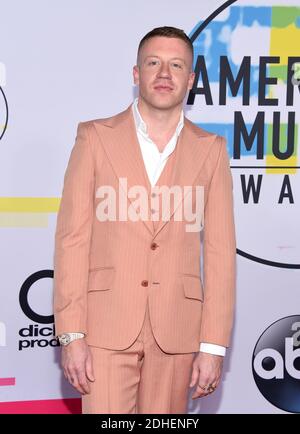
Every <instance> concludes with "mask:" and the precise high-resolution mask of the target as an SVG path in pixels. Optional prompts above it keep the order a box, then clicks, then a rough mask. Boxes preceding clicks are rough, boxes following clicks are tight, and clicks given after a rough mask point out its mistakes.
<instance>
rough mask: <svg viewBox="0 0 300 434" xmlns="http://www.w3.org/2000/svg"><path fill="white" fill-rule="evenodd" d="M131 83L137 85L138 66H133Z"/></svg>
mask: <svg viewBox="0 0 300 434" xmlns="http://www.w3.org/2000/svg"><path fill="white" fill-rule="evenodd" d="M132 73H133V82H134V84H137V85H138V84H139V78H140V71H139V67H138V65H134V67H133V70H132Z"/></svg>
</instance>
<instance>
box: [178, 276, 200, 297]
mask: <svg viewBox="0 0 300 434" xmlns="http://www.w3.org/2000/svg"><path fill="white" fill-rule="evenodd" d="M181 278H182V281H183V290H184V295H185V297H186V298H193V299H195V300H200V301H203V300H204V294H203V287H202V282H201V278H200V276H197V275H194V274H181Z"/></svg>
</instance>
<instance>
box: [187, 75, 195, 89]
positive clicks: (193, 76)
mask: <svg viewBox="0 0 300 434" xmlns="http://www.w3.org/2000/svg"><path fill="white" fill-rule="evenodd" d="M195 75H196V74H195V72H191V73H190V76H189V81H188V89H189V90H191V89H192V87H193V84H194V80H195Z"/></svg>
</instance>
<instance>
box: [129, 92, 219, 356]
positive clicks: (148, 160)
mask: <svg viewBox="0 0 300 434" xmlns="http://www.w3.org/2000/svg"><path fill="white" fill-rule="evenodd" d="M137 104H138V98H136V99H135V100H134V102H133V104H132V112H133V117H134V122H135V126H136V132H137V137H138V141H139V144H140V147H141V153H142V156H143V160H144V164H145V168H146V171H147V175H148V178H149V181H150V183H151V186H152V187H153V186H154V185H155V184H156V182H157V180H158V178H159V176H160V174H161V172H162V170H163V168H164V166H165V164H166V162H167V160H168V157H169V156H170V155H171V154H172V152H173V151H174V149H175V147H176V143H177V139H178V136H179V134H180V132H181V130H182V128H183V125H184V114H183V110H182V111H181V115H180V120H179V122H178V125H177V127H176V130H175V133H174V134H173V136H172V138H171V139H170V141H169V142H168V143H167V145H166V146H165V148H164V150H163V152H159V150H158V148H157V146H156V144H155V143H154V142H153V141H152V140H151V139H150V137H149V136H148V133H147V125H146V124H145V122H144V121H143V119H142V117H141V114H140V112H139V109H138V105H137ZM199 350H200V351H202V352H204V353H210V354H217V355H219V356H225V352H226V348H225V347H223V346H221V345H216V344H210V343H205V342H202V343H201V344H200V348H199Z"/></svg>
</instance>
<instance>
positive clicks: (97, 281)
mask: <svg viewBox="0 0 300 434" xmlns="http://www.w3.org/2000/svg"><path fill="white" fill-rule="evenodd" d="M115 272H116V270H115V268H114V267H107V268H97V269H94V270H90V273H89V280H88V292H90V291H106V290H108V289H112V288H113V283H114V277H115Z"/></svg>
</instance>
